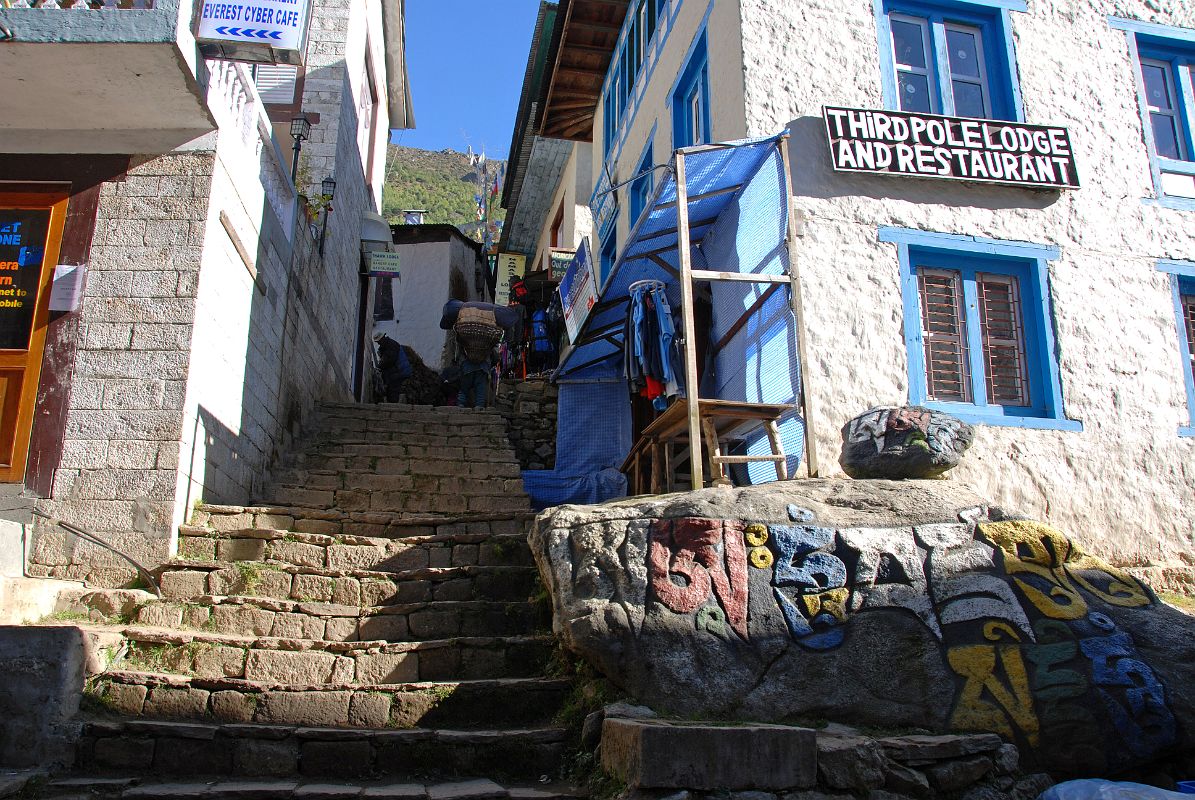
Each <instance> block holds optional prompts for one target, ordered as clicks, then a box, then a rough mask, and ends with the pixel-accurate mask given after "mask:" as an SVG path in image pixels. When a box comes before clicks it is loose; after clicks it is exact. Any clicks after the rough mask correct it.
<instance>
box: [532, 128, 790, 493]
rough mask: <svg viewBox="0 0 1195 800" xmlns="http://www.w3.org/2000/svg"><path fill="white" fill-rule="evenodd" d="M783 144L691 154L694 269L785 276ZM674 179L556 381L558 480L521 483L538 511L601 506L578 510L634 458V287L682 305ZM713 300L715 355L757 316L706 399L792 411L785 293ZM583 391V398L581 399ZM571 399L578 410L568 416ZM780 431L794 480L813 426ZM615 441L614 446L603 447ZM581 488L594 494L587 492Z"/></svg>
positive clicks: (728, 293)
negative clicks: (628, 328) (627, 339)
mask: <svg viewBox="0 0 1195 800" xmlns="http://www.w3.org/2000/svg"><path fill="white" fill-rule="evenodd" d="M783 141H784V140H783V139H782V138H781V137H779V136H773V137H769V138H766V139H753V140H745V141H741V142H730V143H727V144H723V145H710V146H700V147H695V148H689V149H686V150H685V151H684V153H685V171H686V181H685V186H686V189H687V195H688V204H687V207H688V214H689V226H690V260H691V264H692V268H693V269H695V270H704V269H711V270H717V271H720V272H744V273H748V272H750V273H757V274H764V275H784V274H786V272H787V269H788V252H787V247H786V234H787V225H788V205H787V202H788V198H787V192H786V191H785V186H786V182H785V178H784V172H783V170H784V163H783V159H782V156H781V152H780V149H779V148H780V147H782V146H784V145H783ZM674 170H675V167H673V168H672V169H670V170H669V171H668V172H667V173H666V174H664V175H663V176H662V178H661V180H659V181H658V182H657V186H656V190H655V194H654V196H653V198H652V200H651V202H650V203H649V204H648V207H647V211H645V212H644V213H643V215H642V216H641V217H640V219H639V221H638V223H637V224H636V225H635V227H634V229H633V230H632V231H631V235H630V237H629V238H628V240H627V243H626V245H625V246H624V247H623V248H622V252H621V253H620V255H619V258H618V261H617V262H616V263H615V265H614V267H613V269H611V271H610V274H609V275H608V276H607V277H606V280H605V283H604V285H603V286H602V288H601V291H600V292H599V298H598V303H597V305H595V306H594V308H593V310H592V311H591V312H590V315H589V317H588V319H587V320H586V321H585V323H584V324H583V326H582V328H581V331H580V332H579V334H578V337H577V341H576V342H575V343H573V345H571V346H570V347H569V348H567V349H566V350H565V352H564V353H563V354H562V357H561V363H560V368H559V369H558V370H557V373H556V375H557V378H558V379H559V380H560V384H561V394H560V406H559V417H558V424H559V426H560V427H559V433H558V434H557V465H556V469H555V470H553V471H552V472H551V473H548V474H545V473H542V472H541V473H524V485H525V486H527V488H528V492H529V493H530V494H531V496H532V499H533V500H534V501H535V502H536V504H537V506H539V507H541V508H542V507H545V506H547V505H552V504H555V503H558V502H600V500H591V499H580V498H582V497H584V498H590V497H601V495H602V494H603V490H602V487H601V486H600V485H599V484H598V481H597V476H598V475H599V473H600V472H601V470H609V469H610V468H611V467H613V468H617V467H618V466H619V465H620V464H621V463H622V461H623V459H624V458H625V456H626V454H627V453H628V452H629V450H630V447H631V444H632V442H631V436H630V411H629V400H628V396H627V391H628V390H627V386H626V383H625V381H623V376H622V371H623V362H622V345H623V342H622V338H623V323H624V321H625V319H626V315H627V312H628V298H629V287H630V286H631V284H632V283H634V282H636V281H640V280H645V279H652V280H658V281H662V282H663V283H664V285H665V292H666V294H667V297H668V302H669V303H670V304H671V305H672V307H673V309H674V310H677V309H679V308H680V305H681V294H680V284H679V283H678V281H677V279H676V276H675V274H674V273H675V272H677V271H679V258H678V254H677V244H678V241H679V235H678V233H677V230H676V226H677V183H676V174H675V171H674ZM768 292H770V294H769V296H768V298H767V299H766V300H765V301H764V302H762V303H761V304H759V305H758V306H756V301H757V299H758V298H759V297H760V296H761V295H763V294H764V293H768ZM711 294H712V303H713V316H714V318H713V325H712V330H711V335H710V342H711V345H712V344H715V343H718V342H721V341H722V340H723V339H724V338H726V337H727V336H728V335H729V333H730V329H731V327H732V326H734V325H735V323H736V321H737V320H739V318H740V317H742V316H743V314H744V313H745V312H747V311H748V310H751V313H750V315H749V316H748V317H747V319H746V321H745V324H743V325H742V327H741V328H740V329H739V330H738V331H737V332H735V333H734V334H733V336H730V337H729V338H728V339H727V341H725V342H724V344H723V347H722V349H721V351H719V353H718V354H717V355H716V357H715V360H714V364H713V366H712V369H709V370H707V374H706V375H705V376H704V379H703V386H702V391H701V396H702V397H703V398H712V399H720V400H739V401H744V402H760V403H794V404H795V403H796V402H797V398H798V397H799V396H800V365H799V360H798V358H797V340H796V325H795V319H794V317H793V314H792V311H791V305H790V302H791V301H790V292H789V288H788V286H787V285H784V284H782V285H780V286H779V287H777V288H774V289H773V288H772V287H771V286H769V285H766V284H751V283H731V282H723V281H714V282H712V283H711ZM752 309H754V310H752ZM678 328H679V326H678ZM594 380H599V381H603V383H600V384H594V383H578V384H576V385H575V386H574V387H573V388H572V390H570V389H569V388H568V387H569V382H570V381H594ZM607 381H608V383H607ZM598 386H600V387H602V388H601V390H600V391H599V390H598V389H597V387H598ZM577 389H582V391H581V392H580V393H578V394H573V392H575V391H576V390H577ZM566 393H567V394H570V395H572V396H573V397H574V398H575V401H576V402H575V403H574V402H570V403H568V404H567V405H566V403H565V399H564V398H565V396H566ZM608 416H612V417H614V418H615V419H607V417H608ZM779 427H780V434H781V440H782V441H783V443H784V448H785V453H787V454H788V455H789V459H788V464H789V474H793V472H794V470H795V469H796V467H797V465H798V464H799V462H800V454H801V453H802V451H803V447H804V424H803V421H802V420H801V418H800V416H799V414H797V413H796V412H795V411H794V412H791V413H789V414H787V415H785V416H784V417H783V418H782V419H781V420H780V425H779ZM615 432H616V435H613V434H614V433H615ZM566 437H571V438H566ZM606 438H609V441H602V440H603V439H606ZM598 451H600V452H598ZM739 452H746V453H750V454H767V453H770V452H771V450H770V443H769V442H768V439H767V436H766V434H765V432H764V431H763V429H762V428H760V429H759V430H758V431H757V432H754V433H752V434H750V435H749V436H747V437H746V438H745V439H744V441H743V442H742V443H741V446H740V450H739ZM562 457H566V458H571V459H575V461H574V463H573V464H572V465H571V466H567V465H565V464H562V463H561V460H560V459H561V458H562ZM598 465H600V469H599V468H598ZM582 470H588V471H582ZM549 474H550V475H551V476H553V477H552V478H551V479H549V478H548V475H549ZM529 475H530V476H532V477H530V478H528V477H527V476H529ZM582 477H584V478H586V480H587V481H588V482H586V483H579V482H578V481H579V479H580V478H582ZM736 479H737V480H739V481H740V482H744V483H745V482H750V483H763V482H767V481H771V480H775V479H776V472H775V467H774V466H773V465H772V464H771V463H768V462H758V463H752V464H750V465H748V466H747V467H746V468H745V469H742V470H739V471H738V474H737V475H736ZM603 480H604V479H603ZM623 491H625V481H624V483H623ZM601 499H609V498H608V497H601Z"/></svg>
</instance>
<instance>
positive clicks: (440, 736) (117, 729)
mask: <svg viewBox="0 0 1195 800" xmlns="http://www.w3.org/2000/svg"><path fill="white" fill-rule="evenodd" d="M82 727H83V732H84V734H85V735H86V734H101V735H105V734H106V735H117V736H119V735H122V734H127V735H134V736H135V735H137V734H138V733H141V734H157V735H159V736H168V737H171V738H178V739H200V740H206V741H211V740H213V739H216V738H217V737H219V738H222V739H281V738H285V737H286V736H290V735H292V734H293V735H294V736H295V737H296V738H299V739H307V740H317V741H318V740H323V741H332V742H350V741H357V740H367V741H368V740H374V739H383V740H395V739H397V740H399V741H402V740H404V739H409V740H410V741H412V742H433V741H443V742H445V743H447V744H470V743H477V744H483V743H486V742H490V741H493V740H494V739H499V738H514V739H524V740H527V741H528V742H529V743H531V742H537V743H556V742H563V741H564V740H565V739H566V738H567V736H568V729H566V728H560V727H554V726H552V727H539V728H505V729H503V728H498V729H494V730H460V729H455V728H354V727H346V728H326V727H317V726H306V725H286V724H271V723H259V722H241V723H220V724H210V723H204V722H175V721H172V720H156V719H155V720H149V719H132V718H127V719H101V718H97V717H90V716H85V717H84V718H83V719H82ZM255 734H256V735H255Z"/></svg>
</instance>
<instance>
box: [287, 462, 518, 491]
mask: <svg viewBox="0 0 1195 800" xmlns="http://www.w3.org/2000/svg"><path fill="white" fill-rule="evenodd" d="M413 469H414V470H415V471H414V473H413V474H398V473H384V472H374V471H362V470H350V469H344V470H330V469H287V470H284V471H282V472H280V473H279V474H278V475H277V476H276V477H275V481H276V483H275V491H276V490H277V489H278V488H299V489H320V490H332V491H339V490H350V491H367V492H426V493H428V494H458V493H459V494H465V495H509V494H522V493H523V482H522V480H521V479H520V478H493V477H487V478H470V477H465V478H459V477H455V476H449V475H429V474H424V473H423V472H422V471H421V470H420V469H419V465H418V464H415V465H413ZM465 472H466V473H467V472H468V469H466V470H465Z"/></svg>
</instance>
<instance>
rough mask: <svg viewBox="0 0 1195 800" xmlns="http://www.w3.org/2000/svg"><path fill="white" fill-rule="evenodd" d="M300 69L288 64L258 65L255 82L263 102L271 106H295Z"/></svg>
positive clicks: (254, 77) (254, 74)
mask: <svg viewBox="0 0 1195 800" xmlns="http://www.w3.org/2000/svg"><path fill="white" fill-rule="evenodd" d="M298 81H299V68H298V67H292V66H290V65H287V64H258V65H256V66H255V67H254V68H253V82H254V83H255V84H257V93H258V94H259V95H261V101H262V102H263V103H267V104H270V105H284V106H289V105H293V104H294V103H295V102H296V101H295V90H296V89H297V88H298Z"/></svg>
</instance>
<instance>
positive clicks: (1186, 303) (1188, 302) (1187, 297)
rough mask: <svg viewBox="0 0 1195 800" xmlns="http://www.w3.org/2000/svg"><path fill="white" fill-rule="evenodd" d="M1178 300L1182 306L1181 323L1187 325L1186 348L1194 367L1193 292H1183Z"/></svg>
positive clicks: (1194, 312) (1194, 300)
mask: <svg viewBox="0 0 1195 800" xmlns="http://www.w3.org/2000/svg"><path fill="white" fill-rule="evenodd" d="M1179 301H1180V302H1181V304H1182V307H1183V324H1184V325H1186V327H1187V349H1188V350H1189V351H1190V353H1189V355H1190V358H1191V365H1192V366H1193V367H1195V294H1184V295H1182V296H1181V297H1180V298H1179Z"/></svg>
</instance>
